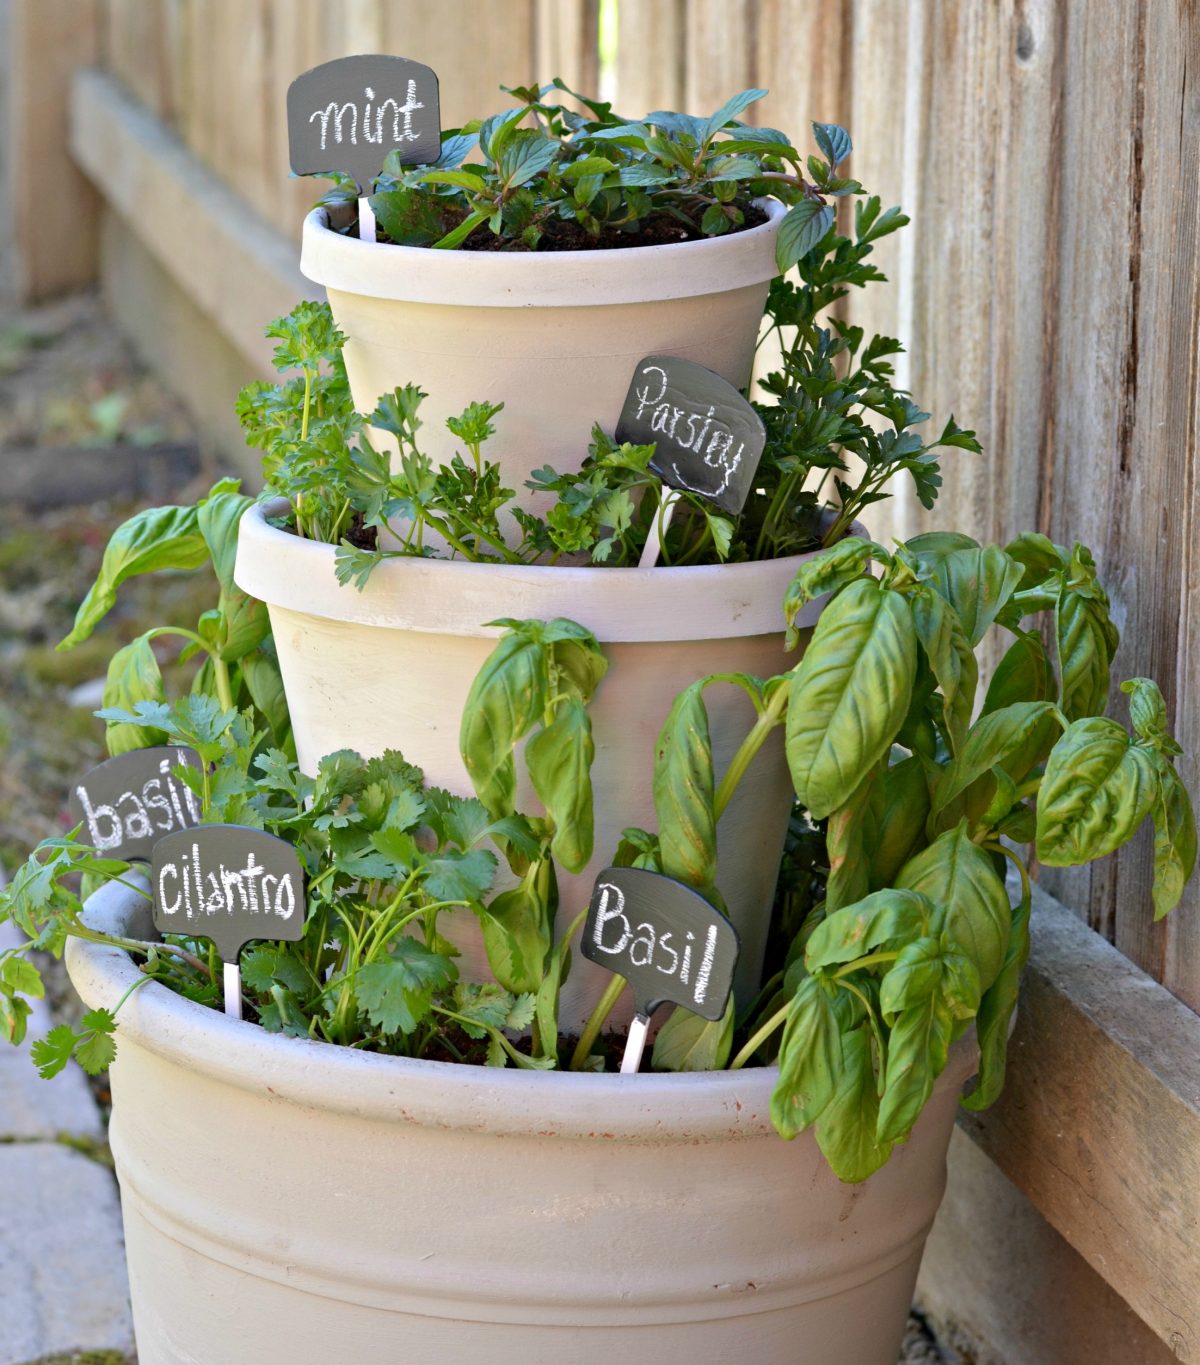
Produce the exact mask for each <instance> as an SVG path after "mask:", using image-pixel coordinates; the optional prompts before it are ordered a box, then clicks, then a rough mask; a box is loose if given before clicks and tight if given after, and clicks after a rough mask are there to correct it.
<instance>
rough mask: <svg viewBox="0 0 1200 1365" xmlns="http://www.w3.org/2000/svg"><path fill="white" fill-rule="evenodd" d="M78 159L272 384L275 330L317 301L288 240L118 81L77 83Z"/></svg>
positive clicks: (81, 79) (88, 74)
mask: <svg viewBox="0 0 1200 1365" xmlns="http://www.w3.org/2000/svg"><path fill="white" fill-rule="evenodd" d="M71 150H72V152H73V153H74V155H75V158H76V160H77V161H78V162H79V164H80V165H81V166H82V167H83V168H84V170H85V171H86V172H87V173H88V174H89V175H91V176H92V177H93V178H94V179H95V181H96V183H97V186H98V187H99V188H100V189H101V190H102V192H103V193H104V195H105V198H106V201H107V203H108V205H109V206H110V207H111V209H112V210H113V211H114V212H115V213H117V214H119V215H120V217H121V220H122V223H123V225H124V227H125V230H126V231H127V232H129V233H131V234H133V235H134V236H136V237H137V238H138V239H139V240H140V242H141V243H142V245H143V246H144V247H145V248H146V249H147V250H148V251H149V252H150V253H151V254H152V256H153V257H154V258H155V260H156V261H157V262H158V263H159V264H160V265H161V266H162V267H163V268H164V270H165V271H166V272H167V273H168V274H169V275H170V276H171V277H172V278H173V279H174V281H175V283H176V284H178V285H179V286H180V287H181V288H182V289H183V290H185V291H186V293H187V295H188V297H189V299H190V301H191V303H192V304H193V305H195V307H196V308H198V309H199V310H200V312H201V313H203V314H204V315H205V316H206V317H207V318H208V319H210V320H211V321H212V322H213V323H214V324H215V325H216V327H217V328H219V330H220V331H221V332H223V333H224V335H225V336H226V337H227V338H228V340H229V341H230V342H231V343H232V344H233V345H234V346H235V347H236V348H237V350H238V351H239V352H240V353H241V355H242V357H243V360H244V363H245V364H246V365H247V367H248V368H249V370H250V373H249V374H247V375H246V378H247V379H249V378H251V377H259V376H263V375H267V374H270V373H271V364H270V359H271V352H272V350H273V343H272V342H270V341H268V340H267V339H266V338H265V337H264V336H263V327H264V325H265V322H266V321H269V320H270V319H271V318H273V317H277V316H278V315H279V314H280V313H285V312H287V311H288V310H289V309H290V308H291V307H293V306H294V304H295V302H296V300H297V299H299V298H302V297H306V296H308V297H311V296H313V295H314V294H315V293H316V292H317V291H316V290H314V288H313V286H311V285H309V284H308V282H307V281H306V280H305V279H304V277H303V276H302V275H301V274H300V271H299V269H298V268H297V265H296V255H295V250H294V248H293V247H292V246H291V244H290V243H289V242H288V241H287V239H286V238H285V237H283V236H282V235H281V234H280V233H278V232H276V231H275V230H274V229H273V228H271V227H269V226H268V225H267V224H266V223H264V222H263V221H262V219H261V218H260V217H259V216H258V215H257V214H256V213H254V211H253V210H252V209H250V208H249V207H248V206H247V205H246V203H245V201H244V200H243V199H242V198H241V197H240V196H239V195H238V194H237V192H236V191H234V190H233V189H231V188H230V187H229V186H227V185H226V184H225V183H224V182H222V181H221V180H219V179H218V178H217V177H216V176H215V175H213V174H212V173H211V172H209V171H208V170H206V169H205V167H204V166H203V165H201V164H200V163H199V162H198V161H197V159H196V157H195V156H194V155H192V154H191V153H190V152H188V151H187V149H186V148H185V147H183V146H182V145H181V143H180V142H179V141H178V140H177V139H176V138H174V137H172V136H171V135H170V134H169V133H167V132H166V131H164V129H163V128H162V125H161V124H160V123H159V121H158V120H157V119H155V118H154V116H153V115H152V114H150V113H149V112H147V111H146V110H145V109H144V108H143V107H142V106H141V105H140V104H139V103H138V102H137V101H136V100H135V99H133V98H132V97H131V96H130V95H129V94H128V93H127V92H126V91H125V90H124V88H123V87H122V86H121V85H120V84H119V83H118V82H117V81H115V80H114V79H113V78H112V77H111V76H107V75H105V74H103V73H101V72H97V71H81V72H77V73H76V76H75V79H74V82H73V85H72V102H71ZM183 244H186V245H183ZM235 397H236V394H231V395H230V396H229V402H230V403H231V404H232V401H233V399H234V398H235Z"/></svg>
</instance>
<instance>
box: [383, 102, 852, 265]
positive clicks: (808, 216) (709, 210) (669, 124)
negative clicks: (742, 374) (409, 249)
mask: <svg viewBox="0 0 1200 1365" xmlns="http://www.w3.org/2000/svg"><path fill="white" fill-rule="evenodd" d="M505 89H506V90H507V93H508V94H510V95H512V96H514V97H515V98H516V100H517V101H518V103H517V104H516V105H515V106H514V107H512V108H510V109H506V110H504V111H502V112H501V113H498V114H494V115H492V116H491V117H490V118H485V119H476V120H474V121H473V122H471V123H470V124H468V125H467V126H466V127H465V128H463V129H453V130H450V131H449V132H446V133H444V134H443V136H442V150H441V155H440V156H439V158H438V160H437V163H436V164H435V165H433V166H407V165H404V164H402V163H401V162H400V161H399V159H398V157H397V156H396V154H395V153H391V154H390V155H389V156H388V158H387V160H386V161H385V163H384V169H383V174H382V175H380V176H379V177H378V178H377V180H376V184H375V193H374V194H373V195H372V196H371V208H372V210H373V211H374V214H375V218H376V222H377V223H378V225H379V227H380V228H381V229H382V230H383V232H384V234H385V235H386V236H387V237H388V238H389V239H390V240H391V241H393V242H397V243H400V244H402V245H406V246H432V247H440V248H443V249H447V248H455V247H460V246H462V245H463V244H464V243H468V244H469V245H470V246H475V245H487V244H489V238H492V239H495V241H496V243H497V246H498V247H499V249H501V250H509V251H536V250H538V249H547V248H553V246H554V245H555V244H556V243H558V241H559V240H560V238H561V236H562V234H563V233H564V231H566V232H567V233H568V234H569V235H570V239H571V242H572V244H574V245H579V244H582V245H587V244H589V242H590V241H591V240H595V241H597V242H599V241H600V239H601V238H603V239H604V241H605V243H606V244H608V243H613V242H617V243H619V241H620V239H621V238H622V237H627V238H628V239H629V240H630V243H631V244H635V243H637V241H638V240H639V236H640V235H641V234H643V233H644V232H645V231H646V230H647V228H650V229H653V228H655V227H656V226H658V225H661V224H667V225H670V226H672V227H674V229H675V231H676V232H677V233H678V235H679V236H681V237H683V236H688V237H715V236H721V235H722V234H724V233H728V232H736V231H738V230H739V229H742V228H745V227H748V226H752V225H753V223H754V222H755V221H756V218H755V216H754V210H753V208H752V204H753V200H754V199H755V198H756V197H758V196H761V195H762V194H764V193H768V192H769V193H771V194H774V195H776V196H778V197H779V198H780V199H782V200H783V201H784V202H785V203H787V204H789V205H791V206H792V207H791V208H790V210H789V212H788V214H787V216H786V217H785V219H784V222H783V225H782V230H781V232H780V235H779V246H778V251H777V260H778V264H779V268H780V270H781V271H782V270H787V269H789V268H790V267H791V266H792V265H794V264H795V263H796V261H797V260H799V259H800V257H801V256H802V255H804V254H805V253H807V252H808V251H809V250H811V249H812V247H813V246H815V245H816V244H817V243H818V242H819V241H820V240H821V238H822V237H823V236H824V235H825V234H826V232H827V230H828V228H829V226H830V224H831V222H832V219H833V210H832V207H831V206H830V204H829V202H828V201H829V200H830V199H834V198H837V197H840V196H842V195H846V194H855V193H858V192H859V186H858V184H857V182H856V181H853V180H848V179H844V178H839V177H838V176H837V175H836V168H837V165H838V164H839V163H840V161H841V160H843V159H844V158H845V156H847V155H848V154H849V151H850V139H849V137H848V136H847V134H846V133H845V131H844V130H843V129H841V128H837V127H836V126H834V125H831V124H830V125H826V124H814V125H813V132H814V135H815V138H816V141H817V145H818V147H819V148H820V149H821V151H822V153H823V157H824V159H822V157H817V156H812V157H809V158H808V160H807V162H804V161H803V160H802V158H801V154H800V153H799V152H798V151H797V150H796V148H795V147H793V146H792V145H791V144H790V142H789V139H788V138H787V137H786V136H785V135H784V134H783V133H781V132H778V131H777V130H775V129H773V128H755V127H748V126H746V125H745V124H743V123H742V122H740V120H739V115H741V114H742V113H744V112H745V110H746V109H748V108H749V107H750V105H752V104H754V103H755V102H756V101H757V100H759V99H761V98H762V97H763V96H764V95H765V94H766V93H767V92H766V91H765V90H744V91H742V92H741V93H740V94H738V95H735V96H734V97H733V98H732V99H730V100H728V101H727V102H726V103H725V104H724V105H722V107H721V108H720V109H718V110H716V112H715V113H713V114H712V115H711V116H710V117H708V118H706V119H705V118H695V117H692V116H691V115H688V114H680V113H674V112H671V111H668V110H659V111H656V112H653V113H649V114H646V115H645V117H644V118H641V119H624V118H621V117H620V116H619V115H617V114H615V113H614V112H613V110H612V106H611V105H609V104H605V103H601V102H600V101H597V100H591V99H588V98H586V97H584V96H581V95H577V94H575V92H573V91H570V90H568V89H567V87H566V86H565V85H564V84H563V82H562V81H561V80H559V79H555V80H554V81H552V82H550V83H549V84H548V85H543V86H538V87H533V86H523V87H514V88H508V87H505ZM564 95H565V96H567V97H569V99H570V100H571V101H573V102H574V103H575V104H577V105H579V106H580V108H581V109H582V112H579V111H578V110H576V109H574V108H572V107H569V105H567V104H564V102H563V98H562V97H563V96H564ZM468 158H470V159H469V160H468ZM805 171H807V173H808V176H809V177H810V178H808V179H806V178H805Z"/></svg>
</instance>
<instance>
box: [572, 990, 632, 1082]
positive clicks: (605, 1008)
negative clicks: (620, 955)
mask: <svg viewBox="0 0 1200 1365" xmlns="http://www.w3.org/2000/svg"><path fill="white" fill-rule="evenodd" d="M628 984H629V983H628V982H627V981H626V980H625V978H624V977H623V976H614V977H613V979H612V980H611V981H610V982H609V983H608V985H607V986H606V987H605V989H604V994H603V995H602V996H601V997H600V999H599V1000H597V1001H596V1008H595V1009H594V1010H593V1011H592V1013H591V1017H590V1018H589V1019H588V1021H587V1023H586V1024H585V1025H584V1029H583V1033H582V1035H581V1036H580V1039H579V1042H578V1043H577V1044H576V1046H575V1051H574V1052H573V1053H572V1054H571V1065H570V1067H569V1068H568V1070H570V1071H582V1070H583V1065H584V1063H585V1062H586V1061H587V1059H588V1056H589V1054H590V1053H591V1050H592V1044H593V1043H594V1042H595V1041H596V1039H597V1037H598V1036H599V1034H600V1030H601V1029H602V1028H603V1027H604V1024H605V1021H606V1020H607V1019H608V1016H609V1015H610V1014H611V1013H612V1012H613V1007H614V1006H615V1005H616V1003H617V1001H618V1000H619V999H620V998H621V992H622V991H623V990H624V989H625V987H626V986H627V985H628Z"/></svg>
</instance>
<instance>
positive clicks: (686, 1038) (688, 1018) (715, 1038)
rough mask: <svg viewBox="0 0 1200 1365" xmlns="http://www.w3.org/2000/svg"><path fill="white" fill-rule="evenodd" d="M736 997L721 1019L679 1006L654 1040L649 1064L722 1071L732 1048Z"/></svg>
mask: <svg viewBox="0 0 1200 1365" xmlns="http://www.w3.org/2000/svg"><path fill="white" fill-rule="evenodd" d="M733 1025H734V1008H733V997H732V996H730V998H729V1004H728V1005H726V1007H725V1013H724V1014H723V1015H722V1017H721V1018H720V1019H702V1018H701V1017H700V1016H699V1015H698V1014H693V1013H692V1012H691V1010H685V1009H681V1008H679V1007H678V1006H676V1007H675V1009H673V1010H672V1011H671V1013H670V1014H669V1015H667V1020H666V1023H665V1024H663V1026H662V1028H660V1029H659V1031H658V1036H657V1037H656V1038H655V1040H654V1051H653V1053H652V1054H651V1058H650V1065H651V1066H652V1067H653V1068H654V1070H655V1071H721V1070H723V1069H724V1068H725V1066H726V1064H727V1063H728V1061H729V1054H730V1052H731V1051H732V1050H733Z"/></svg>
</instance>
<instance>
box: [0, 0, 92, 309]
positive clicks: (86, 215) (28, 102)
mask: <svg viewBox="0 0 1200 1365" xmlns="http://www.w3.org/2000/svg"><path fill="white" fill-rule="evenodd" d="M5 19H6V20H7V33H6V34H5V33H0V39H2V40H3V46H4V51H3V53H2V54H0V63H2V64H3V67H4V80H3V82H2V84H0V93H2V95H3V101H4V107H3V111H2V112H3V118H2V120H0V121H2V122H3V125H4V137H5V142H6V149H5V158H4V159H5V162H6V166H5V182H6V183H5V197H6V199H7V203H4V204H0V219H3V220H6V221H4V222H3V227H4V230H5V232H6V234H7V237H8V246H9V256H10V263H9V265H8V272H9V273H10V275H11V287H12V288H13V289H14V291H15V293H16V295H17V297H18V298H20V299H22V300H23V301H25V302H33V301H34V300H37V299H43V298H48V297H50V296H51V295H54V294H58V293H62V292H64V291H66V290H68V289H74V288H78V287H79V286H80V285H83V284H86V283H88V282H89V281H90V280H91V279H92V278H93V276H94V275H95V272H96V251H97V237H96V231H97V211H98V207H99V205H98V201H97V199H96V197H95V194H94V193H93V191H92V188H91V186H90V185H89V184H88V182H87V180H86V178H85V177H84V176H82V175H81V174H80V173H79V171H78V169H77V168H76V167H75V165H74V164H73V163H72V161H71V158H70V156H69V155H68V152H67V105H68V98H69V90H70V80H71V73H72V71H73V70H74V69H75V68H76V67H78V66H81V65H87V64H88V63H90V62H94V61H95V60H96V57H97V54H98V51H99V12H98V9H97V6H96V3H95V0H10V3H9V5H8V6H7V12H6V13H5V14H4V15H0V21H3V20H5Z"/></svg>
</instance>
